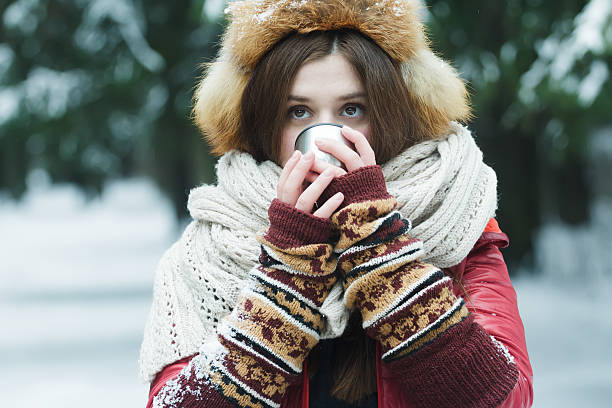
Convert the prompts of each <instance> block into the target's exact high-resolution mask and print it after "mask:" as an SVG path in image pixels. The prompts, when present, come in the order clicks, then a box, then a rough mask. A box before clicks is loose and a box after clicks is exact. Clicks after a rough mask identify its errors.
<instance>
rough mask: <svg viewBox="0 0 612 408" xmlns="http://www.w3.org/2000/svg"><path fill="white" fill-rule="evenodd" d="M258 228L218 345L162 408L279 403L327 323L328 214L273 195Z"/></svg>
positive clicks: (331, 269)
mask: <svg viewBox="0 0 612 408" xmlns="http://www.w3.org/2000/svg"><path fill="white" fill-rule="evenodd" d="M269 218H270V228H269V229H268V230H267V231H266V232H264V233H261V234H259V235H258V237H257V239H258V241H259V243H260V244H261V255H260V257H259V265H258V266H257V267H256V268H254V269H253V270H252V271H251V273H250V274H251V278H252V280H253V283H252V285H250V286H249V287H247V288H244V289H243V290H242V292H241V295H240V296H239V299H238V302H237V304H236V307H235V308H234V310H233V311H232V313H231V314H230V315H229V316H228V317H226V318H225V319H223V321H222V322H221V324H220V325H219V327H218V330H217V333H218V343H219V346H220V347H219V348H218V349H217V350H216V352H215V353H213V355H212V356H210V358H208V359H207V358H206V356H204V355H203V354H202V353H200V355H198V356H196V357H195V358H194V359H192V360H191V362H190V365H189V366H188V367H187V368H186V369H184V370H183V371H182V372H181V374H180V375H179V377H178V378H177V379H176V380H173V382H171V384H169V385H167V386H166V387H164V389H162V391H161V392H160V394H159V395H158V396H157V397H156V399H155V402H156V405H155V406H157V407H231V406H239V407H257V408H259V407H280V401H281V399H282V397H283V395H284V393H285V391H286V389H287V387H288V385H289V384H290V383H291V382H293V381H295V380H296V378H297V377H298V375H299V373H300V372H301V371H302V365H303V362H304V360H305V359H306V357H307V355H308V353H309V352H310V350H311V349H312V348H313V347H314V346H315V345H316V344H317V343H318V341H319V338H320V334H321V331H322V329H323V327H324V319H323V316H322V314H321V312H320V310H319V308H320V307H321V305H322V303H323V301H324V300H325V298H326V296H327V294H328V293H329V291H330V289H331V287H332V286H333V285H334V283H335V282H336V280H337V278H336V273H335V270H336V264H337V260H336V257H335V256H334V255H333V246H332V245H331V244H330V243H328V242H327V241H328V239H329V236H330V234H331V231H332V230H331V221H330V220H325V219H321V218H318V217H315V216H313V215H311V214H307V213H304V212H301V211H299V210H296V209H295V208H293V207H291V206H289V205H287V204H284V203H282V202H280V201H279V200H274V202H273V203H272V205H271V206H270V210H269Z"/></svg>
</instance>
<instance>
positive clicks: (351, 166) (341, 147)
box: [306, 126, 376, 181]
mask: <svg viewBox="0 0 612 408" xmlns="http://www.w3.org/2000/svg"><path fill="white" fill-rule="evenodd" d="M342 136H344V137H345V138H346V139H347V140H348V141H349V142H351V143H353V144H354V145H355V149H356V150H357V151H355V150H353V149H351V148H350V147H348V146H346V145H345V144H343V143H337V142H334V141H332V140H328V139H317V140H316V141H315V143H316V145H317V147H318V148H319V150H322V151H324V152H326V153H329V154H331V155H332V156H334V157H335V158H336V159H338V160H340V161H341V162H342V163H344V167H346V169H347V170H348V171H353V170H357V169H358V168H360V167H364V166H372V165H375V164H376V157H375V155H374V150H373V149H372V147H371V146H370V143H369V142H368V139H366V137H365V135H364V134H363V133H361V132H359V131H357V130H355V129H352V128H350V127H348V126H342ZM328 168H332V169H333V171H334V173H335V175H336V177H338V176H341V175H343V174H346V171H344V170H343V169H341V168H340V167H338V166H334V165H333V164H330V163H327V162H325V161H323V160H319V159H316V160H315V164H314V166H313V171H314V172H316V173H322V172H324V171H325V170H326V169H328ZM316 176H317V175H316V174H315V173H313V172H310V173H309V174H308V175H307V177H306V179H307V180H308V181H313V180H314V179H315V178H316Z"/></svg>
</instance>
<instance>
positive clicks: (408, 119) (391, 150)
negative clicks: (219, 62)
mask: <svg viewBox="0 0 612 408" xmlns="http://www.w3.org/2000/svg"><path fill="white" fill-rule="evenodd" d="M331 54H339V55H342V56H344V57H345V58H346V59H347V60H348V61H349V62H350V63H351V64H352V65H353V67H354V68H355V70H356V72H357V74H358V76H359V78H360V79H361V81H362V83H363V86H364V88H365V90H366V96H367V99H368V106H369V118H370V129H371V130H370V131H371V140H372V148H373V149H374V153H375V154H376V161H377V162H378V163H379V164H383V163H385V162H387V161H388V160H389V159H391V158H392V157H394V156H396V155H397V154H398V153H399V152H401V151H403V150H404V149H406V148H408V147H410V146H412V145H413V144H415V143H417V142H419V141H422V140H425V139H430V138H432V136H434V135H431V131H432V129H429V127H428V126H427V124H426V123H425V122H423V121H421V120H418V117H419V115H420V114H421V109H422V108H419V107H418V104H417V103H416V101H414V100H413V98H411V96H410V94H409V93H408V90H407V87H406V84H405V82H404V80H403V77H402V71H401V67H400V64H399V63H397V62H396V61H394V60H392V59H391V57H389V56H388V55H387V54H386V53H385V52H384V51H383V50H382V49H381V48H380V47H379V46H378V45H376V43H375V42H374V41H372V40H371V39H369V38H367V37H365V36H364V35H362V34H360V33H359V32H357V31H354V30H338V31H314V32H311V33H308V34H297V33H294V34H291V35H289V36H287V37H285V38H284V39H282V40H281V41H280V42H279V43H278V44H276V46H274V47H273V48H272V49H271V50H270V51H269V52H268V53H266V54H265V55H264V56H263V57H262V59H261V60H260V61H259V63H258V64H257V66H256V67H255V69H254V71H253V74H252V75H251V78H250V79H249V82H248V83H247V85H246V88H245V90H244V93H243V95H242V100H241V115H242V116H241V120H240V130H239V133H240V136H241V138H242V139H243V140H245V141H246V142H247V145H248V150H249V153H251V154H252V155H253V156H254V157H255V159H257V160H260V161H261V160H268V159H271V160H274V161H276V162H278V155H279V151H280V140H281V131H282V124H283V119H284V115H285V114H286V112H285V103H286V100H287V98H288V95H289V92H290V89H291V85H292V83H293V79H294V78H295V75H296V74H297V71H298V70H299V69H300V67H301V66H302V65H303V64H304V63H306V62H309V61H313V60H316V59H319V58H323V57H325V56H328V55H331Z"/></svg>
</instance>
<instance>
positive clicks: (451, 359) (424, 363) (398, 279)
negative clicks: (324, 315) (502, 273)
mask: <svg viewBox="0 0 612 408" xmlns="http://www.w3.org/2000/svg"><path fill="white" fill-rule="evenodd" d="M337 191H342V192H343V193H344V195H345V201H344V202H343V206H344V207H343V208H342V209H340V210H339V211H338V212H336V213H335V214H334V216H333V217H332V223H333V225H334V227H335V228H337V230H338V231H339V233H340V238H339V242H338V244H337V245H336V247H335V248H334V251H335V252H337V253H338V254H339V256H338V270H339V271H340V274H341V276H342V279H343V286H344V290H345V292H344V302H345V304H346V306H347V307H348V308H354V307H357V308H358V309H359V310H360V311H361V315H362V319H363V327H364V328H365V329H366V331H367V333H368V335H369V336H371V337H373V338H374V339H376V340H377V341H378V342H379V343H380V344H381V346H382V351H383V356H382V359H383V361H384V362H387V363H389V364H390V365H391V367H392V369H393V370H395V371H396V372H397V373H398V377H399V378H401V379H402V381H403V383H404V385H405V386H406V389H408V390H409V394H410V396H411V399H412V402H413V403H414V406H415V407H468V406H469V407H493V406H497V405H498V404H499V403H501V402H502V401H503V400H504V398H505V396H506V395H507V394H508V393H509V392H510V391H511V389H512V387H513V386H514V384H515V383H516V379H517V376H518V371H517V369H516V366H515V364H514V363H512V362H511V361H510V360H509V359H507V358H506V355H505V353H504V352H503V350H501V349H500V347H499V346H500V345H501V343H498V342H496V341H495V340H494V339H492V338H491V337H490V336H489V335H488V334H487V333H486V332H485V331H484V329H482V327H481V326H480V325H478V324H476V323H474V322H473V319H472V317H471V316H470V315H469V312H468V310H467V308H466V306H465V304H464V301H463V299H461V298H457V297H456V296H455V295H454V293H453V290H452V280H451V279H450V278H449V277H447V276H445V275H444V273H443V272H442V271H441V270H440V269H438V268H436V267H435V266H433V265H430V264H426V263H423V262H421V261H419V260H418V258H419V257H420V256H421V255H422V254H423V249H422V243H421V242H420V241H419V240H417V239H414V238H411V237H410V236H409V235H408V231H409V230H410V228H411V225H410V222H409V221H408V220H406V219H405V218H403V217H402V216H401V215H400V213H399V212H398V211H394V209H395V207H396V205H397V202H396V200H395V199H394V198H393V197H392V196H390V195H389V194H388V193H387V191H386V188H385V180H384V177H383V174H382V171H381V169H380V167H379V166H367V167H362V168H360V169H358V170H356V171H354V172H351V173H348V174H347V175H345V176H343V177H340V178H338V179H335V180H334V181H333V182H332V184H331V185H330V187H329V188H328V189H327V190H326V193H325V194H326V196H331V195H333V194H334V193H335V192H337ZM502 347H503V346H502Z"/></svg>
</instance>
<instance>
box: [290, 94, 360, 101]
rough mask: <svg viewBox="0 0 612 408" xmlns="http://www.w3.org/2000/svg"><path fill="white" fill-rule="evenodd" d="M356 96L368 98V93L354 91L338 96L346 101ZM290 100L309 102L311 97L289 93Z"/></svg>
mask: <svg viewBox="0 0 612 408" xmlns="http://www.w3.org/2000/svg"><path fill="white" fill-rule="evenodd" d="M356 98H366V94H365V92H353V93H349V94H346V95H342V96H341V97H340V98H338V99H339V100H341V101H345V100H348V99H356ZM289 100H290V101H296V102H308V101H310V98H307V97H305V96H300V95H289Z"/></svg>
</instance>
